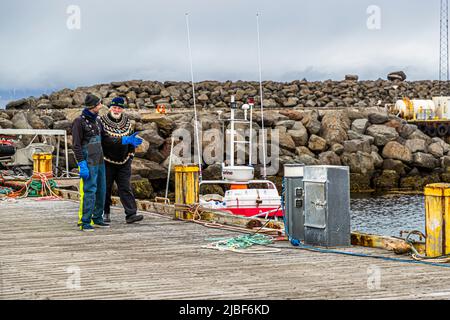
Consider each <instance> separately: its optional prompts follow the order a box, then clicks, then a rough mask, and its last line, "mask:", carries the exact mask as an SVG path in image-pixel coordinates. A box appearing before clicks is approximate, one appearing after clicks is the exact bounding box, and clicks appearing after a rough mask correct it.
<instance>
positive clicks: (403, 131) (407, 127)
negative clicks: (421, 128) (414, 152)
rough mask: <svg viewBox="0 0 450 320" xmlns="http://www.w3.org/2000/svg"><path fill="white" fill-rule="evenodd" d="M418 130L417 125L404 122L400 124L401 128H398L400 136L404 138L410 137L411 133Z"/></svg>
mask: <svg viewBox="0 0 450 320" xmlns="http://www.w3.org/2000/svg"><path fill="white" fill-rule="evenodd" d="M416 130H417V126H415V125H413V124H408V123H402V124H401V125H400V128H398V129H397V132H398V134H399V135H400V137H402V138H404V139H409V137H410V136H411V134H413V133H414V131H416Z"/></svg>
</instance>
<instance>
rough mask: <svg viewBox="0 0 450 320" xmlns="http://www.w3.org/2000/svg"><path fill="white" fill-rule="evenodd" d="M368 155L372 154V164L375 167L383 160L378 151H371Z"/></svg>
mask: <svg viewBox="0 0 450 320" xmlns="http://www.w3.org/2000/svg"><path fill="white" fill-rule="evenodd" d="M370 155H371V156H372V159H373V165H374V166H375V168H380V167H381V166H382V165H383V162H384V160H383V158H382V157H381V156H380V155H379V154H378V152H375V151H372V152H371V153H370Z"/></svg>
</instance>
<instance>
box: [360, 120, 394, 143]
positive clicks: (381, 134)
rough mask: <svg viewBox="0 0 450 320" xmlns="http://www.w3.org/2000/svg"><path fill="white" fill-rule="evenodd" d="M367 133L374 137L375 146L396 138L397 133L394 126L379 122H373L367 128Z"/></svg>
mask: <svg viewBox="0 0 450 320" xmlns="http://www.w3.org/2000/svg"><path fill="white" fill-rule="evenodd" d="M366 132H367V135H369V136H372V137H374V138H375V140H374V144H375V145H376V146H384V145H385V144H386V143H388V142H389V141H393V140H396V139H397V138H398V137H399V135H398V133H397V131H396V130H395V129H394V128H391V127H387V126H384V125H380V124H374V125H371V126H370V127H368V128H367V131H366Z"/></svg>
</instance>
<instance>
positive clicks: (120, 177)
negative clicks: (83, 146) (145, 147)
mask: <svg viewBox="0 0 450 320" xmlns="http://www.w3.org/2000/svg"><path fill="white" fill-rule="evenodd" d="M131 161H132V159H129V160H128V161H127V162H125V163H124V164H120V165H118V164H112V163H109V162H107V161H105V168H106V199H105V209H104V213H105V214H109V213H110V212H111V203H112V201H111V191H112V186H113V184H114V182H116V185H117V188H118V189H119V197H120V202H121V203H122V205H123V207H124V209H125V215H126V217H127V218H128V217H129V216H132V215H134V214H136V212H137V207H136V200H135V198H134V194H133V191H132V190H131Z"/></svg>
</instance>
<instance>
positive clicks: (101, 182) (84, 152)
mask: <svg viewBox="0 0 450 320" xmlns="http://www.w3.org/2000/svg"><path fill="white" fill-rule="evenodd" d="M85 106H86V108H85V109H84V110H83V112H82V114H81V115H80V116H79V117H78V118H76V119H75V120H74V122H73V124H72V139H73V151H74V153H75V158H76V160H77V164H78V167H79V170H80V177H81V180H80V209H79V212H78V215H79V220H78V225H79V226H80V230H82V231H93V230H94V227H109V225H108V224H107V223H105V222H104V221H103V207H104V202H105V191H106V177H105V164H104V160H103V150H102V140H103V139H108V140H109V143H111V144H125V143H127V144H129V143H133V142H134V139H133V138H132V137H123V138H113V137H109V136H107V135H106V134H105V132H104V130H103V127H102V124H101V122H100V120H99V119H98V118H97V116H98V112H99V111H100V109H101V108H102V106H103V105H102V103H101V100H100V99H99V98H98V97H96V96H95V95H92V94H88V95H87V96H86V99H85Z"/></svg>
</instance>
